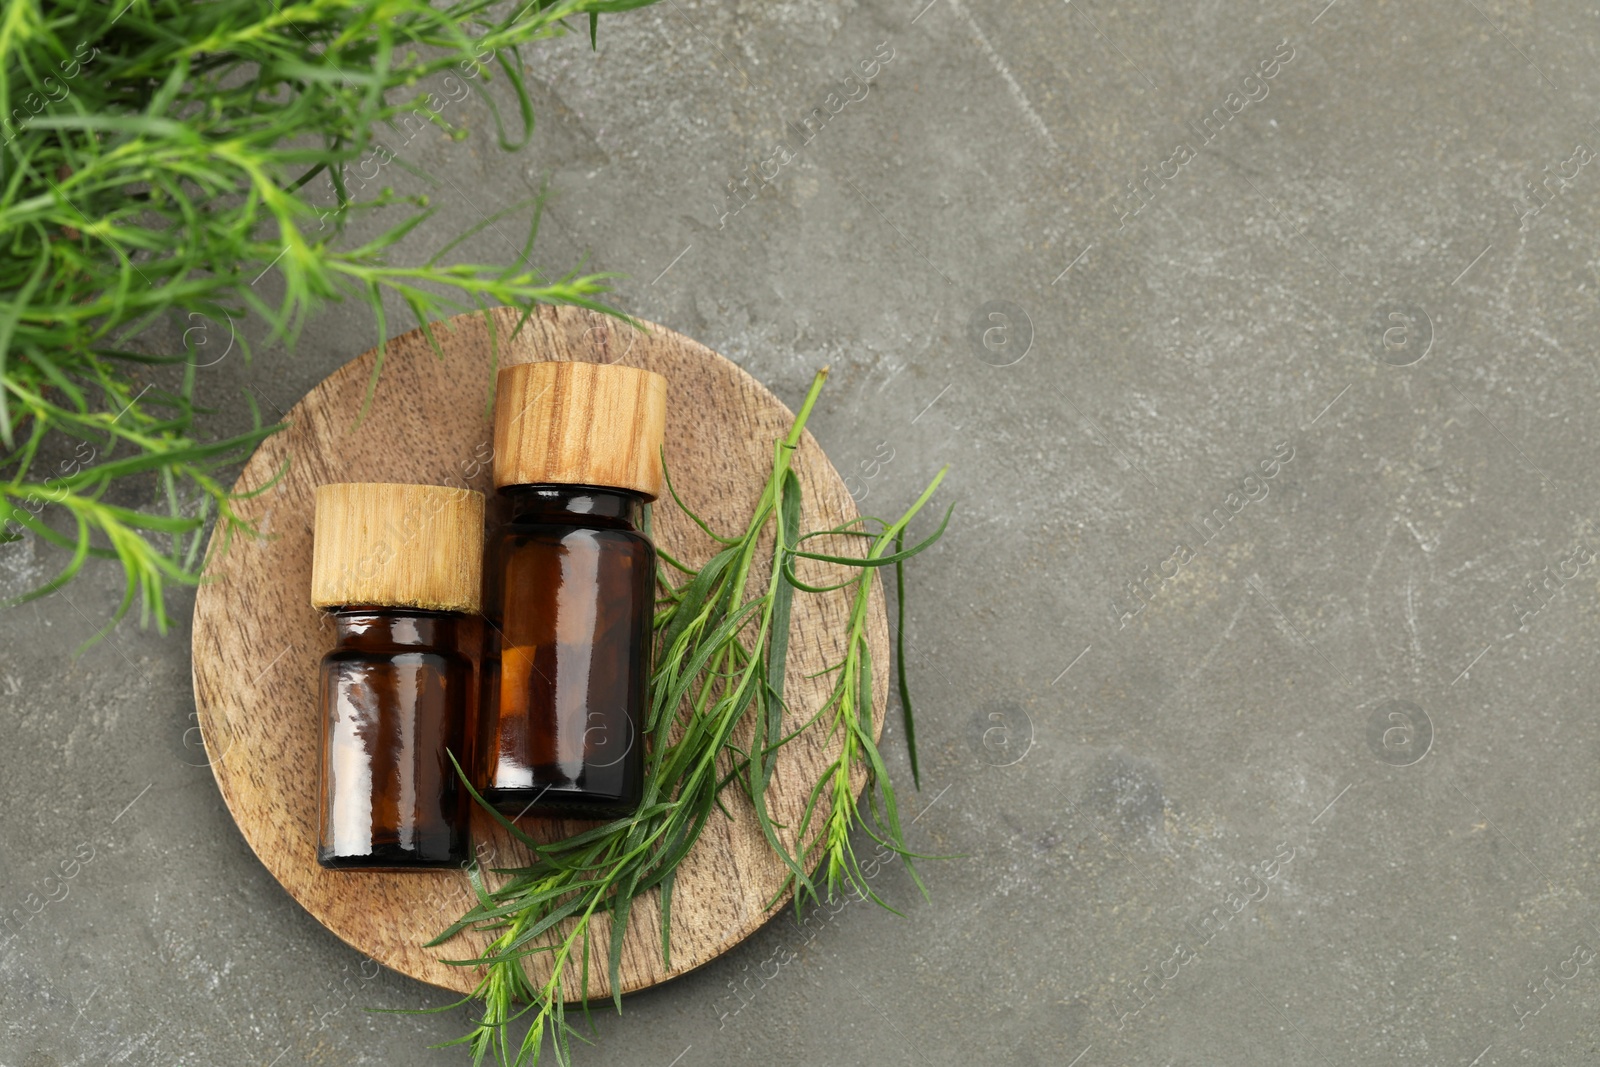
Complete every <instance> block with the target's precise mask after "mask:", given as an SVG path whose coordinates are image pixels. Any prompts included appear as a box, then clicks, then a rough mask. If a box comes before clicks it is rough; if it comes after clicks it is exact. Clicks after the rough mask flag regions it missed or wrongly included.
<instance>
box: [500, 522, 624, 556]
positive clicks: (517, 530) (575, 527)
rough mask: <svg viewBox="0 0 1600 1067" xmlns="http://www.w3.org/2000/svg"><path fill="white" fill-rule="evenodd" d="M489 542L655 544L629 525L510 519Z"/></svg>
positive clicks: (512, 544)
mask: <svg viewBox="0 0 1600 1067" xmlns="http://www.w3.org/2000/svg"><path fill="white" fill-rule="evenodd" d="M490 541H491V542H493V543H494V544H497V545H500V546H503V547H516V546H519V545H522V544H546V545H559V544H562V543H565V542H568V541H590V542H598V543H607V544H616V545H630V546H639V547H641V548H648V549H651V550H652V551H653V550H654V549H655V544H654V542H652V541H651V540H650V538H649V537H648V536H646V535H645V533H644V531H642V530H640V529H638V528H637V527H633V526H622V525H613V524H608V523H575V522H538V521H529V520H525V519H524V520H517V519H512V520H509V521H507V522H506V523H504V524H503V525H501V526H500V527H499V528H498V529H496V530H495V531H494V532H493V533H492V534H490Z"/></svg>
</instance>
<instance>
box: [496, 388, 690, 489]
mask: <svg viewBox="0 0 1600 1067" xmlns="http://www.w3.org/2000/svg"><path fill="white" fill-rule="evenodd" d="M666 425H667V380H666V379H665V378H663V377H662V376H661V375H659V374H656V373H655V372H654V371H647V370H639V369H638V368H637V367H624V366H620V365H618V364H615V363H569V362H565V361H556V360H545V361H541V362H537V363H518V364H516V365H515V366H511V367H506V368H505V369H504V370H502V371H501V372H500V375H499V379H498V381H497V382H496V385H495V397H494V484H495V488H496V489H498V488H500V487H501V486H505V485H552V484H553V485H594V486H601V487H604V488H608V489H631V490H633V491H634V492H636V493H643V494H644V495H645V496H647V497H650V498H651V499H652V500H653V499H655V498H656V497H657V496H659V495H660V494H661V442H662V440H663V438H664V436H665V434H666Z"/></svg>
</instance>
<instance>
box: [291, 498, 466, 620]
mask: <svg viewBox="0 0 1600 1067" xmlns="http://www.w3.org/2000/svg"><path fill="white" fill-rule="evenodd" d="M482 570H483V494H482V493H477V492H473V491H472V490H470V489H450V488H447V487H445V486H442V485H397V484H393V483H388V482H342V483H335V484H332V485H319V486H317V497H316V520H315V528H314V536H313V538H312V551H311V605H312V606H313V607H316V608H333V607H343V606H353V605H358V604H359V605H362V606H371V607H390V608H416V609H419V610H423V611H458V612H465V613H474V614H475V613H476V612H477V611H478V608H479V603H480V592H479V589H480V581H481V577H482Z"/></svg>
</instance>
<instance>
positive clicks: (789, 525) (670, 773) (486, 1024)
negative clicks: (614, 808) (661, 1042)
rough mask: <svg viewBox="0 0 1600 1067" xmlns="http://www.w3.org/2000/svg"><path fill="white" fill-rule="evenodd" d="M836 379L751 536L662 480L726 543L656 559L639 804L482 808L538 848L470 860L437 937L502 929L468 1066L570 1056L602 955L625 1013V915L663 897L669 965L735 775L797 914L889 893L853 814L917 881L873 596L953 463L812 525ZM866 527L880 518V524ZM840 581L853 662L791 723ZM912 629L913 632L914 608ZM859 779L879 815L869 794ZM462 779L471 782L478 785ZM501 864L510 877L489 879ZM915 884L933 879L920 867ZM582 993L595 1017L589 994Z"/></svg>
mask: <svg viewBox="0 0 1600 1067" xmlns="http://www.w3.org/2000/svg"><path fill="white" fill-rule="evenodd" d="M826 375H827V372H826V371H825V370H824V371H822V372H821V373H819V374H818V375H817V377H816V379H815V380H814V381H813V382H812V385H811V388H810V390H809V392H808V393H807V394H806V398H805V402H804V403H803V404H802V405H801V407H800V411H799V412H798V413H797V414H796V416H795V420H794V424H793V426H792V427H791V429H790V431H789V433H788V434H787V435H786V436H785V437H784V438H783V439H782V440H780V441H778V442H777V443H776V445H775V447H774V451H773V461H772V470H771V474H770V476H769V477H768V479H767V482H766V485H765V488H764V489H763V491H762V493H761V496H760V498H759V500H758V502H757V504H756V507H755V509H754V511H753V512H752V514H751V517H750V521H749V523H748V524H747V526H746V527H745V529H744V530H743V531H742V532H741V533H739V534H737V535H735V536H726V535H723V534H719V533H718V532H717V531H715V530H713V529H712V528H711V527H710V526H709V525H707V524H706V523H705V522H704V520H702V519H701V518H700V517H699V516H698V515H696V514H695V513H694V512H693V511H692V510H690V509H689V507H688V506H687V505H686V504H684V502H683V501H682V499H680V498H679V497H678V495H677V492H676V490H675V489H672V485H671V481H670V479H669V480H668V488H669V490H670V491H671V495H672V497H673V500H674V501H675V502H676V503H677V505H678V506H679V507H680V508H682V509H683V511H684V513H685V514H686V515H688V516H689V518H690V519H692V520H693V521H694V522H695V523H696V524H697V525H698V526H699V527H700V529H701V530H702V531H703V532H704V533H705V534H706V535H707V536H709V537H710V538H711V539H712V540H713V541H714V542H715V543H716V544H717V545H719V546H720V548H719V549H718V551H717V552H716V553H715V554H714V555H712V557H711V558H710V559H709V560H708V561H707V562H706V563H705V564H704V565H702V566H700V567H694V566H691V565H689V564H687V563H685V562H684V561H682V560H678V559H675V558H673V557H672V556H671V555H670V554H668V553H665V552H662V553H660V555H661V559H662V563H663V566H662V568H661V571H660V574H659V583H658V584H659V587H660V590H661V596H660V599H659V601H658V604H657V609H656V615H655V645H654V661H653V666H652V671H651V681H650V694H651V699H650V711H649V716H648V721H647V723H646V728H645V735H646V736H647V737H648V739H649V749H648V753H647V756H646V776H645V795H644V800H643V802H642V804H641V807H640V809H639V811H638V813H637V814H635V815H633V816H631V817H629V818H626V819H619V820H617V821H614V822H611V823H607V824H605V825H603V826H600V827H597V828H595V829H592V830H588V831H585V832H583V833H580V834H577V835H576V836H573V837H568V838H565V839H563V840H561V841H557V842H555V843H553V844H544V843H541V842H539V841H537V840H535V839H534V838H533V837H531V836H530V835H528V834H526V833H524V832H523V831H522V830H521V829H519V828H518V827H517V825H516V824H515V823H514V822H512V821H511V820H509V819H507V818H506V817H505V816H503V815H501V814H499V813H498V812H496V811H495V809H494V808H493V807H491V806H489V805H487V804H485V805H484V806H485V807H486V809H487V810H488V811H489V812H490V813H491V814H492V815H493V816H494V818H495V819H496V820H498V822H499V823H500V825H501V826H502V827H504V828H505V830H506V831H507V832H508V833H509V834H511V835H512V836H513V837H514V838H516V839H517V840H518V841H520V842H521V843H522V844H523V845H525V846H526V847H527V848H528V849H529V851H530V853H531V859H530V861H529V863H528V864H527V865H525V866H521V867H509V868H496V869H494V870H493V871H492V872H484V871H482V870H479V869H477V868H474V869H473V870H472V871H470V872H469V873H470V877H471V881H472V886H473V889H474V890H475V892H476V893H477V896H478V904H477V906H476V907H474V908H472V909H471V910H470V911H469V912H468V913H467V914H465V915H463V916H462V917H461V918H460V919H459V920H457V921H456V922H455V923H454V924H452V925H451V926H450V927H449V928H448V929H446V930H445V931H444V932H443V933H441V934H440V935H439V937H438V938H436V939H435V940H434V941H433V942H431V944H433V945H440V944H443V943H444V942H447V941H449V940H450V939H452V938H454V937H455V936H456V935H457V934H459V933H461V932H462V931H464V930H467V929H469V928H471V929H475V930H478V931H482V932H486V933H488V934H491V935H492V937H491V939H490V941H489V944H488V946H487V947H486V948H485V949H484V951H483V952H482V954H481V955H479V956H476V957H473V958H470V959H463V960H453V961H451V962H453V963H456V964H457V965H459V966H464V967H481V968H482V969H483V977H482V979H481V980H480V982H479V984H478V986H477V988H476V990H475V991H474V992H473V994H472V995H471V996H470V997H468V998H466V999H465V1000H464V1001H462V1002H461V1003H468V1002H475V1003H476V1005H477V1009H478V1013H479V1014H478V1020H477V1023H476V1025H475V1026H474V1027H473V1029H472V1030H471V1032H469V1033H467V1034H465V1035H463V1036H462V1037H460V1038H458V1039H457V1040H456V1041H454V1042H451V1043H450V1044H460V1045H466V1046H467V1047H468V1048H469V1049H470V1051H471V1053H472V1056H473V1063H474V1064H479V1063H482V1062H483V1060H484V1058H485V1057H487V1056H489V1055H490V1054H493V1056H494V1058H495V1062H496V1063H498V1064H501V1065H503V1067H511V1065H516V1067H522V1065H524V1064H536V1063H538V1062H539V1058H540V1056H541V1054H542V1052H543V1050H544V1042H545V1039H546V1037H547V1036H549V1038H550V1039H551V1041H552V1048H553V1051H554V1053H555V1056H556V1059H557V1061H558V1062H560V1063H562V1064H566V1063H569V1062H570V1053H571V1049H570V1039H571V1037H572V1036H573V1035H574V1034H575V1033H576V1030H575V1028H574V1027H572V1026H571V1025H570V1024H569V1023H568V1021H567V1015H566V1011H567V1007H566V1000H567V996H568V995H569V994H570V993H572V992H573V991H578V992H579V993H580V994H581V992H582V991H584V990H587V988H588V984H589V969H590V966H591V962H593V963H595V964H596V965H598V963H599V961H600V960H601V959H602V958H603V959H604V961H605V966H606V968H607V973H608V976H609V985H610V988H611V989H612V991H613V998H614V1000H615V1002H616V1006H617V1008H618V1009H619V1010H620V1009H621V1006H622V999H621V998H622V994H621V988H622V987H621V982H620V965H621V959H622V948H623V943H624V937H625V934H626V932H627V926H628V917H629V915H630V914H631V912H632V908H633V904H634V901H636V900H637V899H638V898H639V897H640V896H642V895H644V894H645V893H648V892H650V891H651V890H659V891H660V901H659V907H660V914H661V954H662V959H663V961H664V962H665V963H666V964H667V965H668V966H670V965H671V962H672V939H671V922H672V895H673V883H674V877H675V875H676V872H677V869H678V865H679V864H680V863H681V862H682V861H683V859H684V858H685V857H686V856H687V855H688V854H689V852H690V850H691V849H692V848H693V847H694V845H695V842H696V841H697V840H699V837H700V834H701V832H702V831H703V830H704V829H705V826H706V824H707V823H708V822H709V821H710V820H711V819H712V818H714V817H716V816H717V814H718V813H719V812H721V813H722V814H724V815H726V814H727V813H728V809H727V808H726V807H725V805H724V802H723V800H722V796H721V794H722V791H723V790H724V789H725V788H727V787H728V786H730V785H734V784H737V786H738V787H739V788H740V789H741V790H742V791H743V792H744V794H745V795H746V797H747V798H748V799H749V801H750V803H751V807H752V809H753V810H754V812H755V816H756V819H757V820H758V822H759V823H760V826H761V830H762V832H763V834H764V835H765V837H766V840H767V842H768V844H769V845H770V846H771V847H772V849H773V850H774V852H775V853H776V854H777V855H778V856H780V857H782V859H783V861H784V863H785V864H786V866H787V867H788V869H789V878H788V882H787V884H786V885H785V886H784V890H783V892H788V891H791V890H792V891H794V893H795V902H796V907H797V908H800V907H803V906H805V905H806V904H807V903H808V902H815V901H818V900H820V899H823V898H831V897H833V896H834V895H835V894H837V893H839V892H841V891H843V890H844V889H845V888H846V887H853V888H854V889H855V890H856V892H857V893H858V894H860V895H861V896H863V897H870V898H871V899H873V900H875V901H878V902H879V903H882V901H881V900H880V899H879V898H878V896H877V894H876V893H874V892H872V890H870V889H869V888H868V887H867V880H866V878H865V876H864V875H863V873H862V870H861V866H860V864H859V862H858V861H857V858H856V855H855V853H854V851H853V848H852V846H851V843H850V833H851V831H852V830H853V829H854V828H856V827H858V826H859V827H863V828H864V829H865V830H866V832H867V833H869V834H870V835H871V836H872V837H873V838H874V839H875V840H877V841H878V842H880V843H881V844H883V845H884V846H886V847H887V848H889V849H891V850H892V851H894V852H895V853H896V854H898V855H899V856H900V857H901V858H902V860H903V861H904V862H905V864H906V866H907V868H908V869H910V870H911V873H912V876H913V878H916V872H915V870H914V868H912V860H913V858H914V854H913V853H912V852H911V851H910V850H909V849H908V848H907V847H906V843H905V837H904V834H903V832H902V830H901V826H900V821H899V817H898V815H897V808H896V804H895V794H894V786H893V784H892V782H891V781H890V778H889V775H888V771H887V769H886V768H885V766H884V763H883V758H882V755H881V754H880V753H879V750H878V745H877V741H876V740H875V739H874V736H873V733H874V731H873V699H872V675H873V671H872V661H871V652H870V645H869V640H868V630H867V627H868V622H869V619H870V614H869V610H868V608H869V604H870V598H871V593H872V587H873V580H874V578H875V576H876V574H877V571H878V568H880V567H893V568H894V569H895V574H896V581H897V586H898V588H899V590H900V593H901V595H902V597H903V595H904V569H903V568H904V564H905V562H906V560H908V559H910V558H911V557H912V556H914V555H916V554H917V553H919V552H921V551H923V550H925V549H926V548H927V547H928V546H929V545H931V544H933V543H934V542H935V541H936V540H938V538H939V537H940V536H941V535H942V534H943V532H944V529H945V524H946V523H948V522H949V518H950V513H949V512H948V511H946V513H945V518H944V522H942V523H941V524H940V525H939V527H938V529H937V530H935V531H934V532H933V533H932V534H931V535H930V536H929V537H927V538H926V539H925V540H923V541H921V542H919V543H917V544H916V545H914V546H912V547H911V548H905V547H904V538H905V534H906V530H907V527H908V526H909V525H910V523H911V521H912V520H913V519H914V518H915V517H916V516H917V515H918V513H920V512H921V510H922V509H923V507H924V506H925V505H926V504H927V503H928V501H929V499H930V498H931V497H932V496H933V494H934V491H935V490H936V489H937V488H938V487H939V483H940V482H941V481H942V480H943V478H944V471H942V470H941V471H940V472H939V473H938V474H937V475H936V476H935V477H934V479H933V481H932V482H931V483H930V484H929V485H928V487H927V489H926V490H924V492H923V493H922V495H921V496H920V497H919V498H918V499H917V501H916V502H915V503H914V504H913V505H912V506H911V507H910V508H909V509H908V510H907V511H906V513H905V514H903V515H901V516H900V517H899V518H898V519H896V520H894V521H893V522H886V521H882V520H873V519H863V520H859V521H858V522H855V523H852V524H850V525H848V526H846V527H841V528H838V529H834V530H827V531H817V532H809V533H802V532H801V530H800V516H801V503H802V499H801V486H800V480H799V478H798V476H797V475H796V474H795V472H794V470H793V469H792V467H791V461H792V458H793V456H794V452H795V450H796V448H798V447H799V443H800V440H801V434H802V432H803V431H804V429H805V424H806V421H807V419H808V418H809V417H810V415H811V411H812V408H813V407H814V406H815V404H816V401H817V397H818V395H819V394H820V393H821V390H822V387H823V383H824V381H825V379H826ZM870 526H877V527H879V529H877V530H876V531H870V532H869V529H868V527H870ZM768 537H770V541H768V540H767V538H768ZM823 537H828V538H833V539H841V538H842V539H843V540H845V541H846V542H850V541H857V542H859V543H860V544H861V545H862V546H864V548H865V551H864V552H862V553H861V554H860V555H847V554H834V553H824V552H813V551H810V550H808V549H806V548H804V547H802V546H803V545H806V544H807V543H809V542H811V541H813V540H815V539H818V538H823ZM763 553H770V554H769V555H767V556H766V562H768V563H769V564H770V571H769V572H768V577H767V578H766V580H765V581H764V582H763V583H760V584H758V585H757V586H756V587H755V588H752V583H751V577H752V574H753V573H755V572H756V570H757V567H756V564H757V562H758V560H761V558H762V556H763ZM801 560H809V561H815V562H817V563H823V564H827V565H829V566H830V567H835V568H844V569H846V570H848V571H849V572H850V573H849V576H848V577H845V578H843V579H842V580H840V581H838V582H836V583H834V584H832V585H822V584H811V583H807V582H805V581H802V580H801V579H800V578H798V577H797V576H796V565H797V563H798V561H801ZM841 589H842V590H847V591H848V596H849V598H850V604H851V610H850V615H849V621H848V623H847V627H846V632H845V634H844V637H845V653H844V656H843V658H842V659H841V660H840V661H839V662H838V663H836V664H833V665H832V666H831V667H829V668H828V669H827V670H826V671H825V672H824V673H825V674H826V675H829V676H832V677H833V678H834V682H833V685H832V687H831V690H830V692H829V694H828V696H827V697H826V699H825V700H824V702H823V704H822V706H821V707H820V708H818V709H817V711H816V712H815V713H813V714H812V715H810V716H808V717H806V718H805V719H804V720H803V721H796V719H797V716H796V715H795V714H794V710H793V709H791V708H788V707H786V705H785V703H784V700H783V692H784V680H785V676H786V672H787V657H788V635H789V625H790V619H791V609H792V606H793V603H794V596H795V594H796V593H797V592H799V593H801V594H808V593H818V592H827V591H831V590H841ZM901 624H902V629H903V625H904V614H903V613H902V614H901ZM897 663H898V668H899V689H900V695H901V701H902V708H903V711H904V715H905V724H906V736H907V741H908V743H909V744H910V747H911V760H912V766H913V767H915V766H916V751H915V745H914V734H913V732H912V730H911V715H912V711H911V703H910V700H909V690H908V687H907V684H906V680H905V660H904V657H903V656H898V657H897ZM747 719H749V720H751V736H752V737H753V740H752V741H750V742H749V747H748V749H741V748H739V746H738V743H737V742H736V737H737V736H740V727H741V725H742V724H744V723H745V721H746V720H747ZM819 723H820V725H821V728H822V730H823V733H824V734H825V736H826V738H827V741H828V742H829V743H830V744H831V743H837V744H838V746H839V749H838V753H837V754H836V755H835V756H833V758H832V760H831V761H830V763H829V764H828V766H827V767H826V768H825V770H824V772H823V774H822V775H821V777H820V779H819V781H818V783H817V786H816V788H815V789H814V790H812V792H811V793H810V795H809V796H808V797H807V798H806V801H805V804H804V809H803V812H802V814H801V817H800V820H799V822H798V827H797V828H796V827H785V826H783V825H781V824H779V823H778V822H777V821H776V820H775V819H774V818H773V817H772V814H771V811H770V810H769V807H768V803H767V793H768V788H769V786H770V784H771V781H772V773H773V768H774V766H775V765H776V761H777V756H778V750H779V749H780V748H781V747H782V746H783V745H784V744H787V743H789V742H791V741H793V740H794V739H795V738H797V737H799V736H801V734H802V732H803V731H805V730H806V729H807V728H808V727H811V726H813V724H819ZM463 780H464V781H465V776H463ZM863 782H866V792H867V795H868V797H869V798H870V799H869V801H868V808H869V813H870V817H869V816H868V814H865V813H863V811H862V810H861V807H860V804H859V802H858V800H857V795H856V794H857V791H858V790H859V789H860V788H861V787H862V783H863ZM467 788H468V789H471V785H470V783H469V784H468V786H467ZM473 795H474V796H475V797H476V796H477V794H476V793H474V794H473ZM478 799H479V802H480V803H483V801H482V798H481V797H479V798H478ZM786 830H787V831H788V833H786ZM813 871H817V872H819V874H817V875H813V873H811V872H813ZM491 873H492V874H493V875H494V880H495V881H496V882H497V883H498V884H495V885H491V884H490V878H489V877H487V875H488V874H491ZM819 882H820V884H819ZM917 884H918V886H919V887H920V886H921V881H920V879H918V880H917ZM781 896H782V893H781V892H780V894H779V897H781ZM777 899H779V898H778V897H775V898H774V899H773V903H776V902H777ZM600 915H604V916H606V918H607V919H608V920H609V927H610V934H609V939H608V943H607V945H606V946H605V947H604V948H601V947H599V946H597V945H595V944H593V939H594V920H595V918H596V917H597V916H600ZM563 924H566V925H563ZM602 952H603V953H604V956H603V957H602V955H601V953H602ZM535 956H545V957H547V959H548V967H549V975H548V977H547V978H545V979H543V980H540V981H536V980H534V979H533V978H531V977H530V974H529V971H528V969H527V964H528V962H529V961H530V959H531V958H532V957H535ZM574 969H576V971H577V973H576V974H574V973H573V971H574ZM581 1003H582V1006H583V1011H584V1012H585V1013H586V1014H587V1012H588V1009H589V1005H588V1001H587V998H586V997H584V998H582V1000H581ZM455 1006H456V1005H451V1007H455ZM441 1010H443V1009H441ZM513 1024H525V1026H526V1029H522V1030H521V1033H520V1036H519V1034H518V1033H517V1032H516V1031H517V1030H519V1029H521V1028H520V1027H514V1025H513Z"/></svg>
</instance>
